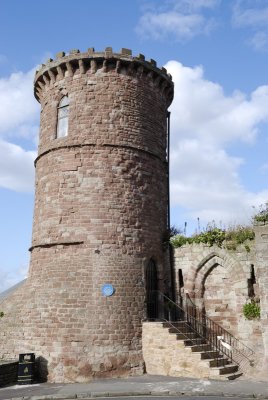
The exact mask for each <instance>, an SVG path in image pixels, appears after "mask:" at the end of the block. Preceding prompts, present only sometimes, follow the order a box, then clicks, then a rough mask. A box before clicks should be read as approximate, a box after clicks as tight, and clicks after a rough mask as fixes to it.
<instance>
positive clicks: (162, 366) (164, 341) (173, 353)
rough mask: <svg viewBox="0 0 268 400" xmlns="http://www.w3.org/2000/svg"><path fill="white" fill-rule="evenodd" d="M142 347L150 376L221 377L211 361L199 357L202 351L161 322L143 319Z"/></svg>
mask: <svg viewBox="0 0 268 400" xmlns="http://www.w3.org/2000/svg"><path fill="white" fill-rule="evenodd" d="M142 349H143V358H144V361H145V366H146V372H147V373H148V374H150V375H164V376H179V377H189V378H192V377H195V378H201V379H204V378H211V379H219V376H218V372H217V371H215V370H213V369H211V368H210V367H209V362H208V361H206V360H201V359H200V354H199V353H194V352H192V351H191V349H190V347H188V348H187V347H185V346H184V343H183V341H182V340H181V341H178V340H176V335H171V334H169V332H168V329H165V328H163V323H161V322H144V323H143V325H142Z"/></svg>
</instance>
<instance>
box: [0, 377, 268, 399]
mask: <svg viewBox="0 0 268 400" xmlns="http://www.w3.org/2000/svg"><path fill="white" fill-rule="evenodd" d="M131 395H132V396H142V395H143V396H146V395H151V396H181V395H184V396H228V397H233V396H234V397H240V398H241V397H243V398H259V399H268V382H261V381H247V380H241V379H239V380H235V381H216V380H204V379H191V378H173V377H167V376H155V375H143V376H139V377H129V378H123V379H122V378H121V379H105V380H95V381H92V382H91V383H73V384H56V383H55V384H53V383H42V384H34V385H27V386H19V385H15V386H9V387H5V388H2V389H0V399H1V400H7V399H12V400H15V399H16V400H41V399H42V400H45V399H46V400H48V399H55V400H56V399H76V398H80V399H83V398H84V399H86V398H92V397H108V396H110V397H112V396H131Z"/></svg>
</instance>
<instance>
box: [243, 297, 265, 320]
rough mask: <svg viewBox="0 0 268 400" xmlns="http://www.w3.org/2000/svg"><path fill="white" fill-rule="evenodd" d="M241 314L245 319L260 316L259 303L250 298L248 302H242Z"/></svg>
mask: <svg viewBox="0 0 268 400" xmlns="http://www.w3.org/2000/svg"><path fill="white" fill-rule="evenodd" d="M243 314H244V317H245V318H246V319H257V318H260V315H261V309H260V304H259V303H257V302H256V301H254V300H251V302H250V303H246V304H244V306H243Z"/></svg>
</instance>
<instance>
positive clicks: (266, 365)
mask: <svg viewBox="0 0 268 400" xmlns="http://www.w3.org/2000/svg"><path fill="white" fill-rule="evenodd" d="M255 240H256V268H257V279H258V285H259V293H260V306H261V319H260V321H261V328H262V337H263V345H264V352H263V358H262V363H261V364H260V366H259V375H260V376H264V377H266V378H267V376H268V225H267V224H263V225H262V224H259V225H256V226H255Z"/></svg>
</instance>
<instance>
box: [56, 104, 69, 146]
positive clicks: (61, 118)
mask: <svg viewBox="0 0 268 400" xmlns="http://www.w3.org/2000/svg"><path fill="white" fill-rule="evenodd" d="M68 118H69V99H68V97H67V96H64V97H63V98H62V99H61V101H60V103H59V106H58V123H57V138H61V137H65V136H67V135H68Z"/></svg>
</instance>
